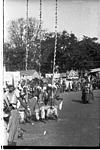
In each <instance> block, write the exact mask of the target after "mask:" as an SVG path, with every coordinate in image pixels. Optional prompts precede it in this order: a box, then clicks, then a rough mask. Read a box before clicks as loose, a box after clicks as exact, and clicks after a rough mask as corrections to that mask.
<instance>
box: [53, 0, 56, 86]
mask: <svg viewBox="0 0 100 150" xmlns="http://www.w3.org/2000/svg"><path fill="white" fill-rule="evenodd" d="M56 51H57V0H56V8H55V47H54V59H53V78H52V84H53V83H54V73H55V69H56Z"/></svg>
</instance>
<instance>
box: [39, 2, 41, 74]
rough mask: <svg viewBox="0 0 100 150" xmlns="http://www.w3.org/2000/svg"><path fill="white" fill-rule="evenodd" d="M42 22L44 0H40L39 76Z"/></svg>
mask: <svg viewBox="0 0 100 150" xmlns="http://www.w3.org/2000/svg"><path fill="white" fill-rule="evenodd" d="M41 24H42V0H40V26H39V29H40V53H39V76H40V77H41Z"/></svg>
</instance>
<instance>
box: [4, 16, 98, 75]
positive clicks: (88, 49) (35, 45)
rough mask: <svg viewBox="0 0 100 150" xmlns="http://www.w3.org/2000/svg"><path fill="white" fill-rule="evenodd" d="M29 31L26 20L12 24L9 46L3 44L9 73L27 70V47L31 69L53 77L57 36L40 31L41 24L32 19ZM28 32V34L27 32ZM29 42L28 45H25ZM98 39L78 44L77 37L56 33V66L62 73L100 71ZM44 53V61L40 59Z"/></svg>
mask: <svg viewBox="0 0 100 150" xmlns="http://www.w3.org/2000/svg"><path fill="white" fill-rule="evenodd" d="M28 24H29V25H28V29H27V26H26V22H25V20H24V19H23V18H20V19H18V20H15V21H11V24H10V26H9V39H10V42H9V43H4V64H5V65H6V69H7V71H8V70H9V71H15V70H25V54H26V44H27V46H28V69H35V70H37V71H38V69H39V61H40V63H41V72H42V73H52V70H53V57H54V47H55V33H54V32H52V33H48V32H46V31H45V30H42V31H41V35H42V36H41V37H42V39H41V49H40V28H39V21H38V20H36V19H35V18H29V21H28ZM27 30H28V32H27ZM26 40H27V42H26ZM97 40H98V39H97V38H96V37H93V38H91V37H86V36H83V38H82V39H81V40H80V41H79V40H78V38H77V37H76V36H75V34H74V33H70V34H69V33H68V32H67V31H63V32H61V33H57V54H56V65H57V66H58V68H59V72H66V70H71V69H75V70H77V69H78V70H84V69H87V70H88V69H91V68H96V67H100V43H98V42H97ZM40 52H41V59H39V55H40Z"/></svg>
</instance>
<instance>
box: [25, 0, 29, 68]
mask: <svg viewBox="0 0 100 150" xmlns="http://www.w3.org/2000/svg"><path fill="white" fill-rule="evenodd" d="M28 1H29V0H27V4H26V35H27V36H26V60H25V61H26V64H25V70H26V71H27V70H28Z"/></svg>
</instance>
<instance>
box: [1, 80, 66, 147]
mask: <svg viewBox="0 0 100 150" xmlns="http://www.w3.org/2000/svg"><path fill="white" fill-rule="evenodd" d="M62 104H63V99H62V97H61V95H60V90H59V86H58V85H56V84H49V83H44V84H42V85H41V84H36V85H35V86H34V92H33V97H31V98H30V99H29V98H28V87H27V86H26V85H25V84H21V83H19V84H18V86H17V87H16V88H14V86H13V85H9V86H8V87H7V89H6V91H5V92H4V108H3V112H4V117H3V118H4V123H5V125H6V131H7V134H6V135H7V136H6V140H5V141H7V142H6V143H5V144H7V143H8V144H9V145H10V144H11V143H12V142H13V141H14V138H15V135H16V132H18V134H17V135H18V136H19V137H20V136H21V133H22V130H21V129H20V126H19V123H26V122H29V123H31V122H32V121H33V120H32V119H33V118H34V120H35V121H42V122H44V123H45V121H46V120H48V119H55V120H57V119H58V112H59V111H60V110H61V109H62Z"/></svg>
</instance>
